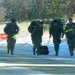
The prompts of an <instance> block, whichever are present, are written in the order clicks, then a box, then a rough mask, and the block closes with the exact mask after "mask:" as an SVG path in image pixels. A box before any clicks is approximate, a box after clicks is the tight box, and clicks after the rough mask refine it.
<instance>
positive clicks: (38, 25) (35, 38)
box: [31, 21, 43, 55]
mask: <svg viewBox="0 0 75 75" xmlns="http://www.w3.org/2000/svg"><path fill="white" fill-rule="evenodd" d="M42 25H43V23H42V22H40V21H36V22H35V25H32V26H34V29H33V31H32V33H31V39H32V43H33V45H34V46H33V54H34V55H35V54H36V49H37V55H40V46H41V42H42V35H43V26H42Z"/></svg>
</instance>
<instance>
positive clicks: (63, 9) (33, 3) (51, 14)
mask: <svg viewBox="0 0 75 75" xmlns="http://www.w3.org/2000/svg"><path fill="white" fill-rule="evenodd" d="M73 14H75V0H0V21H5V20H7V19H11V18H15V19H16V20H18V21H19V22H22V21H29V20H34V19H53V18H63V19H65V18H68V17H72V15H73Z"/></svg>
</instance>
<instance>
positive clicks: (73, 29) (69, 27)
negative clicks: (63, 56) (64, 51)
mask: <svg viewBox="0 0 75 75" xmlns="http://www.w3.org/2000/svg"><path fill="white" fill-rule="evenodd" d="M68 20H69V23H67V24H66V27H65V34H66V38H67V44H68V47H69V52H70V55H71V56H73V55H74V52H73V51H74V47H75V23H73V21H72V18H69V19H68Z"/></svg>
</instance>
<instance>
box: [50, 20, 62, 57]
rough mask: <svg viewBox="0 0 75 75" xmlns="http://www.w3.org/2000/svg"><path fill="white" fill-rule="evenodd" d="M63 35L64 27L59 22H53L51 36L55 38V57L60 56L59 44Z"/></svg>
mask: <svg viewBox="0 0 75 75" xmlns="http://www.w3.org/2000/svg"><path fill="white" fill-rule="evenodd" d="M62 33H63V27H62V26H61V25H60V24H59V23H58V20H53V22H52V23H51V26H50V29H49V34H50V37H51V35H52V36H53V43H54V49H55V52H56V53H55V55H56V56H58V52H59V44H60V42H61V39H60V37H61V34H62Z"/></svg>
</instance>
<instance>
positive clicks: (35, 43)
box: [32, 37, 42, 55]
mask: <svg viewBox="0 0 75 75" xmlns="http://www.w3.org/2000/svg"><path fill="white" fill-rule="evenodd" d="M41 42H42V38H41V37H32V43H33V54H34V55H35V54H36V49H37V55H40V47H41Z"/></svg>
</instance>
